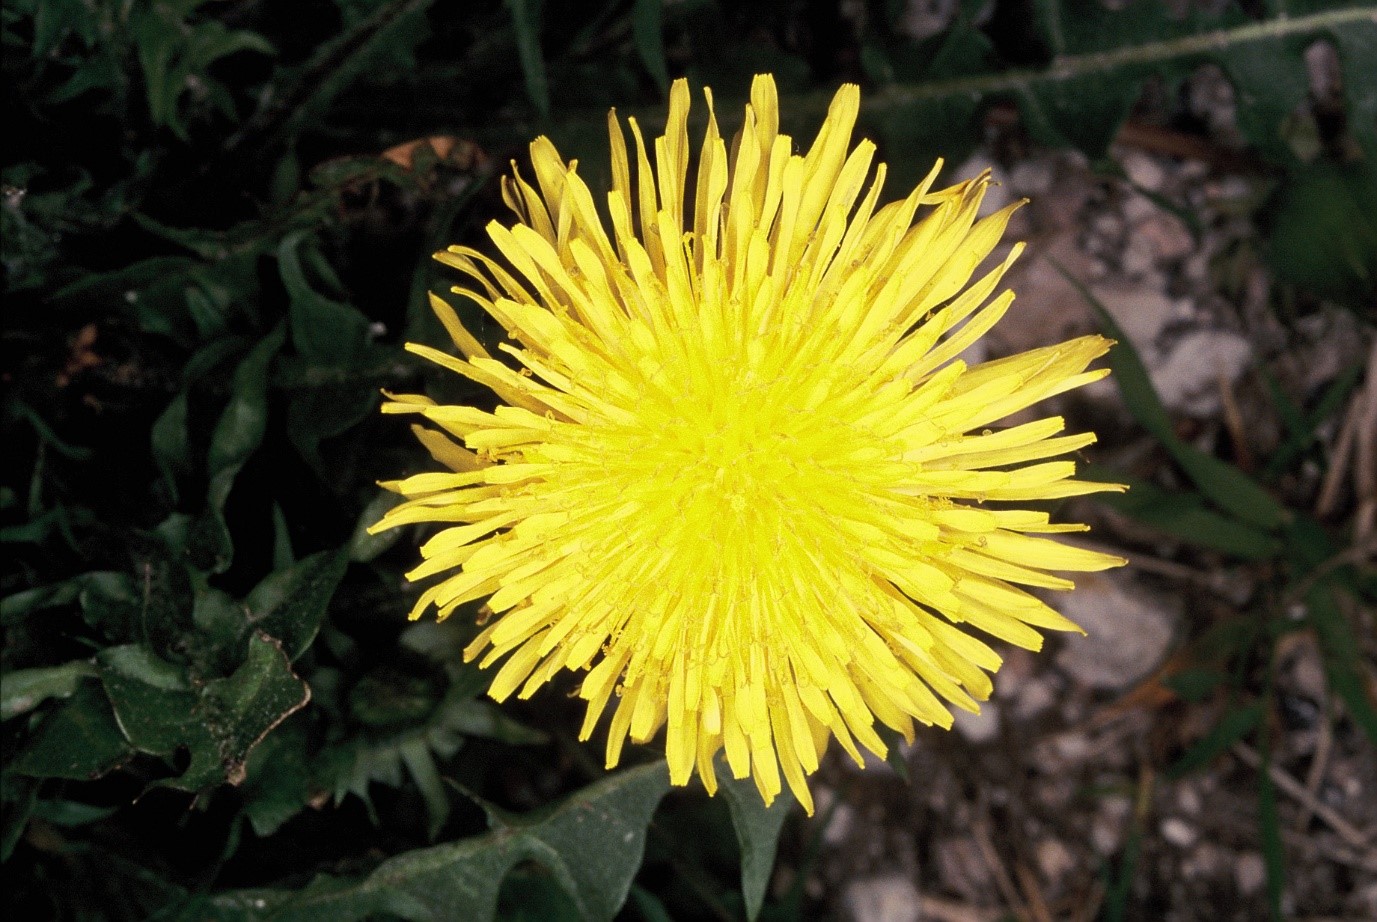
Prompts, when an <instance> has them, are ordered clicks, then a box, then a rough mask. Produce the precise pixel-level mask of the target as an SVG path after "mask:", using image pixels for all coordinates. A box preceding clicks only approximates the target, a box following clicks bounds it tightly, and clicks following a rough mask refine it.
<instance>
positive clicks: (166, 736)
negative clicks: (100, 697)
mask: <svg viewBox="0 0 1377 922" xmlns="http://www.w3.org/2000/svg"><path fill="white" fill-rule="evenodd" d="M96 659H97V662H98V663H99V664H100V678H101V682H102V684H104V686H105V694H106V695H107V696H108V697H109V698H110V703H111V704H112V705H113V706H114V711H115V720H116V721H117V722H118V723H119V727H120V731H121V732H122V733H123V734H124V737H125V739H127V740H128V741H129V744H130V745H131V746H133V747H134V748H135V749H137V750H139V751H140V752H146V753H150V754H152V755H160V756H168V755H171V754H172V753H174V752H175V751H176V750H177V747H178V746H192V745H194V744H196V743H202V744H204V743H206V742H208V740H206V739H203V738H201V737H202V734H201V732H200V731H201V728H200V727H199V726H198V723H199V722H198V721H197V720H196V714H195V712H196V704H197V696H196V693H195V692H194V691H192V688H191V685H190V683H189V682H188V681H187V676H186V670H185V668H184V667H182V666H179V665H177V664H175V663H169V662H168V661H167V660H165V659H162V658H160V657H158V656H157V655H156V654H155V653H154V652H153V651H152V650H150V649H149V648H148V647H146V646H144V645H143V644H129V645H126V646H122V647H109V648H107V649H105V650H102V651H101V652H100V654H99V655H98V656H97V658H96ZM193 735H195V736H196V737H197V738H196V739H193V738H192V736H193Z"/></svg>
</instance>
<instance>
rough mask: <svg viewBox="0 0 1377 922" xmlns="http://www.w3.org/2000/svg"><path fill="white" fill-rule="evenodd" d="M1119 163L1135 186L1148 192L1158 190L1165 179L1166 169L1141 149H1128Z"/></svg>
mask: <svg viewBox="0 0 1377 922" xmlns="http://www.w3.org/2000/svg"><path fill="white" fill-rule="evenodd" d="M1120 165H1122V166H1123V168H1124V172H1125V173H1127V174H1128V178H1129V180H1130V181H1131V182H1132V183H1133V184H1134V185H1135V186H1139V187H1141V188H1143V189H1147V190H1148V191H1149V192H1160V191H1161V189H1162V185H1163V183H1165V182H1166V180H1167V171H1166V170H1164V169H1162V165H1161V164H1160V163H1158V162H1157V160H1156V159H1154V158H1153V157H1151V156H1150V155H1148V154H1145V153H1143V152H1142V151H1136V150H1131V151H1128V152H1127V153H1125V154H1124V155H1123V157H1122V158H1120Z"/></svg>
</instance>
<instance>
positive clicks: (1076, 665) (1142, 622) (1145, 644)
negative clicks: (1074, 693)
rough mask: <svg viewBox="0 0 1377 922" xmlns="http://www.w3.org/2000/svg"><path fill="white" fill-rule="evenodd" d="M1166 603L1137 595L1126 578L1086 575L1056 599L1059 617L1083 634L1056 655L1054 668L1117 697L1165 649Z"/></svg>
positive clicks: (1169, 613)
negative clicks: (1066, 618)
mask: <svg viewBox="0 0 1377 922" xmlns="http://www.w3.org/2000/svg"><path fill="white" fill-rule="evenodd" d="M1166 598H1168V597H1164V596H1161V595H1155V594H1150V593H1147V592H1145V591H1144V590H1142V589H1140V588H1139V587H1138V586H1137V584H1136V583H1135V582H1134V581H1133V580H1132V578H1131V577H1127V576H1122V575H1119V574H1116V573H1086V574H1083V575H1081V576H1079V577H1077V579H1076V589H1075V591H1074V592H1070V593H1068V594H1067V595H1066V596H1065V597H1064V598H1061V599H1058V602H1059V605H1058V607H1059V608H1060V610H1061V612H1062V614H1064V615H1066V617H1068V618H1070V619H1071V620H1072V621H1074V622H1076V623H1077V624H1079V625H1080V626H1081V627H1082V628H1084V629H1085V632H1086V636H1084V637H1079V636H1075V635H1072V636H1070V637H1069V638H1068V639H1067V641H1066V645H1065V646H1064V647H1063V648H1062V650H1061V652H1060V653H1058V654H1057V665H1058V666H1060V667H1061V668H1062V669H1063V670H1064V671H1065V672H1066V673H1067V674H1068V675H1070V676H1071V677H1072V678H1074V679H1075V680H1076V681H1078V682H1080V683H1082V684H1083V685H1088V686H1090V687H1091V688H1101V689H1107V690H1113V691H1120V690H1123V689H1125V688H1128V687H1130V686H1132V685H1133V684H1135V683H1136V682H1138V681H1139V680H1140V679H1142V678H1144V677H1145V676H1147V675H1148V674H1149V673H1150V672H1152V670H1153V669H1155V668H1156V667H1157V664H1158V663H1159V662H1161V661H1162V658H1163V656H1165V655H1166V652H1167V648H1168V647H1169V646H1170V645H1171V638H1172V630H1173V625H1174V623H1175V621H1176V616H1175V611H1174V610H1173V609H1175V608H1178V607H1179V604H1167V605H1164V600H1165V599H1166Z"/></svg>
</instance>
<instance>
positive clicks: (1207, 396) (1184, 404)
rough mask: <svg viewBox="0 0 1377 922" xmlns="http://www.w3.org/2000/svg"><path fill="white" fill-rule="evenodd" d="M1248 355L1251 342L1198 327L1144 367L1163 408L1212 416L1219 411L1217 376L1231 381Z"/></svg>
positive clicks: (1228, 333)
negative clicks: (1149, 365) (1163, 357)
mask: <svg viewBox="0 0 1377 922" xmlns="http://www.w3.org/2000/svg"><path fill="white" fill-rule="evenodd" d="M1252 356H1253V349H1252V346H1251V345H1250V344H1249V343H1248V340H1246V339H1244V338H1243V337H1242V336H1240V335H1238V334H1237V333H1230V332H1228V331H1225V330H1201V331H1198V332H1195V333H1189V334H1187V335H1186V336H1183V337H1182V338H1181V339H1180V341H1178V342H1177V343H1176V345H1175V346H1174V347H1173V348H1172V349H1171V351H1170V352H1169V353H1168V354H1167V357H1166V358H1165V360H1163V361H1162V362H1160V363H1158V364H1157V365H1156V366H1155V367H1150V368H1149V369H1148V371H1149V373H1150V374H1151V375H1152V384H1153V386H1154V387H1155V388H1157V394H1158V396H1159V397H1161V398H1162V402H1163V403H1164V404H1166V405H1167V409H1169V410H1175V411H1177V412H1181V413H1188V414H1191V415H1193V416H1212V415H1214V414H1215V413H1217V412H1218V411H1219V382H1220V379H1221V378H1222V379H1223V380H1225V381H1227V382H1228V383H1229V384H1233V383H1234V382H1235V381H1237V380H1238V379H1239V377H1240V376H1242V374H1243V371H1244V369H1245V368H1247V366H1248V363H1249V361H1251V360H1252Z"/></svg>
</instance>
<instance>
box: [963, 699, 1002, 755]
mask: <svg viewBox="0 0 1377 922" xmlns="http://www.w3.org/2000/svg"><path fill="white" fill-rule="evenodd" d="M952 718H953V719H954V721H955V728H956V732H957V733H960V734H961V736H962V737H964V738H965V740H966V742H968V743H973V744H975V745H977V746H980V745H983V744H985V743H991V742H994V740H996V739H997V738H998V737H999V705H997V704H995V703H994V702H993V701H986V702H985V703H984V704H982V705H980V713H979V714H972V713H971V712H970V711H963V710H961V709H959V708H957V709H954V710H953V711H952Z"/></svg>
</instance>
